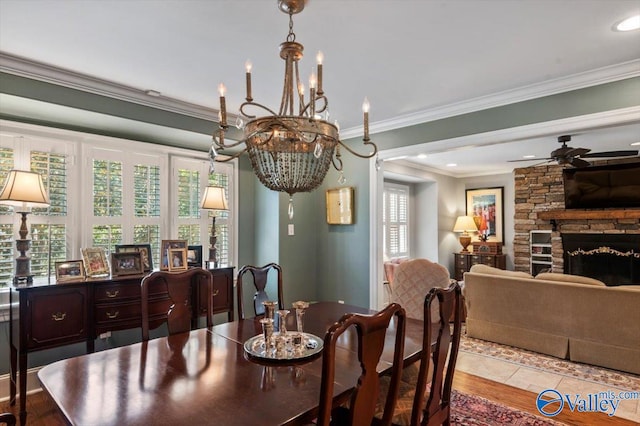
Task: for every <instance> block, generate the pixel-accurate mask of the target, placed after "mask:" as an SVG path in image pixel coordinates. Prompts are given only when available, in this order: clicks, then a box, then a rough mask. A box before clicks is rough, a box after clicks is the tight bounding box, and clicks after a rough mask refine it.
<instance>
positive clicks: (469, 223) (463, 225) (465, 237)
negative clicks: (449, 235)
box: [453, 216, 478, 253]
mask: <svg viewBox="0 0 640 426" xmlns="http://www.w3.org/2000/svg"><path fill="white" fill-rule="evenodd" d="M477 230H478V227H477V226H476V223H475V222H474V220H473V217H471V216H458V218H457V219H456V224H455V225H454V226H453V232H462V234H461V235H460V244H461V245H462V251H461V253H468V252H469V250H467V247H469V244H471V235H469V231H477Z"/></svg>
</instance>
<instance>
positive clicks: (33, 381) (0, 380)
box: [0, 367, 42, 402]
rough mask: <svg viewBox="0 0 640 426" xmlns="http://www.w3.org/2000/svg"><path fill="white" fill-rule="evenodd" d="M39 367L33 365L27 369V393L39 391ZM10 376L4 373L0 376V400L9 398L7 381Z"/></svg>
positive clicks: (9, 381)
mask: <svg viewBox="0 0 640 426" xmlns="http://www.w3.org/2000/svg"><path fill="white" fill-rule="evenodd" d="M40 368H41V367H34V368H30V369H29V370H27V395H29V394H30V393H34V392H40V391H41V390H42V388H41V387H40V381H38V371H39V370H40ZM10 377H11V376H10V375H9V374H4V375H2V376H0V402H3V401H8V400H9V383H11V378H10Z"/></svg>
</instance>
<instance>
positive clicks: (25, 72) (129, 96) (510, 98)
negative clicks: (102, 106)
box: [0, 52, 640, 139]
mask: <svg viewBox="0 0 640 426" xmlns="http://www.w3.org/2000/svg"><path fill="white" fill-rule="evenodd" d="M0 71H1V72H5V73H8V74H13V75H17V76H20V77H25V78H30V79H33V80H38V81H43V82H46V83H51V84H56V85H59V86H63V87H68V88H71V89H76V90H81V91H84V92H88V93H93V94H96V95H100V96H107V97H110V98H115V99H119V100H122V101H126V102H132V103H136V104H140V105H144V106H148V107H152V108H157V109H161V110H165V111H169V112H174V113H178V114H182V115H187V116H190V117H195V118H199V119H203V120H214V121H215V120H217V117H218V110H217V109H214V108H208V107H204V106H202V105H197V104H193V103H190V102H185V101H182V100H179V99H174V98H170V97H165V96H162V95H160V96H152V95H149V94H147V93H146V92H145V91H144V90H140V89H136V88H134V87H131V86H126V85H122V84H118V83H113V82H110V81H106V80H102V79H98V78H95V77H91V76H88V75H85V74H80V73H77V72H73V71H70V70H66V69H62V68H57V67H54V66H51V65H47V64H43V63H41V62H36V61H32V60H29V59H26V58H22V57H19V56H15V55H11V54H8V53H5V52H0ZM637 76H640V59H636V60H632V61H629V62H624V63H621V64H617V65H611V66H607V67H603V68H598V69H595V70H590V71H586V72H582V73H578V74H573V75H570V76H567V77H561V78H557V79H553V80H547V81H544V82H541V83H536V84H532V85H528V86H524V87H520V88H517V89H512V90H506V91H503V92H499V93H494V94H491V95H487V96H481V97H478V98H474V99H470V100H467V101H462V102H456V103H453V104H450V105H446V106H442V107H437V108H431V109H428V110H423V111H418V112H415V113H412V114H406V115H402V116H398V117H395V118H392V119H388V120H382V121H377V122H374V123H371V125H370V133H372V134H373V133H381V132H385V131H389V130H394V129H398V128H402V127H408V126H413V125H416V124H421V123H426V122H429V121H434V120H439V119H443V118H447V117H453V116H456V115H461V114H467V113H471V112H475V111H480V110H484V109H489V108H495V107H499V106H503V105H508V104H512V103H516V102H523V101H527V100H530V99H535V98H540V97H544V96H550V95H554V94H558V93H563V92H568V91H571V90H577V89H582V88H586V87H591V86H597V85H600V84H605V83H610V82H614V81H618V80H624V79H627V78H632V77H637ZM232 118H233V117H232ZM361 134H362V127H361V126H359V127H355V128H350V129H345V130H343V131H341V132H340V135H341V137H342V138H343V139H349V138H352V137H358V136H360V135H361Z"/></svg>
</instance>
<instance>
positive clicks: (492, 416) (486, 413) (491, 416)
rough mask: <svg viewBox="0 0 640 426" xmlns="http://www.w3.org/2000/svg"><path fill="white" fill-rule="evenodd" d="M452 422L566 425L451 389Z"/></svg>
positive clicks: (491, 425)
mask: <svg viewBox="0 0 640 426" xmlns="http://www.w3.org/2000/svg"><path fill="white" fill-rule="evenodd" d="M451 424H452V425H454V426H455V425H457V426H463V425H464V426H496V425H531V426H542V425H554V426H555V425H564V423H559V422H556V421H553V420H549V419H545V418H542V417H538V416H534V415H533V414H529V413H527V412H525V411H519V410H515V409H513V408H510V407H507V406H506V405H502V404H498V403H495V402H493V401H489V400H488V399H484V398H481V397H479V396H475V395H469V394H466V393H463V392H459V391H456V390H452V391H451Z"/></svg>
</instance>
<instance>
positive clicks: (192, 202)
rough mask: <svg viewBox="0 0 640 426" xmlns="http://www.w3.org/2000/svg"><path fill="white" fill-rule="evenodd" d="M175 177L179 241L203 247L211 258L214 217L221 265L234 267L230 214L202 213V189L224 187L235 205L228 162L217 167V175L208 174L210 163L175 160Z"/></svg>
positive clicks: (205, 255)
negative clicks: (210, 247)
mask: <svg viewBox="0 0 640 426" xmlns="http://www.w3.org/2000/svg"><path fill="white" fill-rule="evenodd" d="M172 163H173V170H174V178H173V179H172V180H173V181H174V182H176V185H175V186H176V188H175V190H174V191H173V192H174V193H175V194H177V203H175V204H176V212H175V216H176V217H177V224H176V232H177V235H178V239H181V240H187V241H188V244H190V245H202V248H203V257H204V258H205V259H208V258H209V254H208V250H209V237H210V235H211V226H212V225H213V216H214V215H215V217H216V238H217V240H216V249H217V259H218V264H219V265H231V264H232V257H231V253H232V249H233V247H232V246H233V244H232V239H231V238H230V235H231V231H232V230H231V226H230V223H229V211H210V210H202V209H201V208H200V203H201V201H202V194H203V188H204V187H205V186H209V185H211V186H222V187H223V188H225V195H226V197H227V204H228V205H229V206H232V202H231V201H232V198H233V191H232V185H231V182H232V173H233V166H232V165H231V164H229V163H219V164H216V172H215V173H211V174H209V162H208V161H203V160H193V159H186V158H173V160H172Z"/></svg>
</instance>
